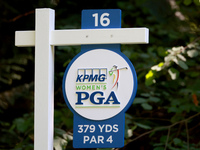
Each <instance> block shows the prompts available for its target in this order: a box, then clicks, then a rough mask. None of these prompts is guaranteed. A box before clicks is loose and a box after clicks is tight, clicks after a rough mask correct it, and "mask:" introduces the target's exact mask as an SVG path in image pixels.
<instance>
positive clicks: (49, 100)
mask: <svg viewBox="0 0 200 150" xmlns="http://www.w3.org/2000/svg"><path fill="white" fill-rule="evenodd" d="M92 11H93V10H90V11H86V12H85V13H86V14H87V15H89V18H88V19H90V21H89V20H87V17H82V19H83V20H86V21H88V24H87V22H86V23H85V21H82V23H83V24H82V29H73V30H64V29H62V30H55V28H54V27H55V11H54V10H53V9H49V8H40V9H36V14H35V31H32V30H29V31H16V32H15V45H16V46H18V47H31V46H34V47H35V80H34V85H35V86H34V150H53V131H54V124H53V122H54V109H53V107H54V46H67V45H82V51H81V53H80V54H78V55H77V56H76V57H75V58H74V59H73V61H72V62H75V61H76V58H77V59H79V56H80V58H81V54H83V55H84V53H86V52H87V51H88V52H89V51H90V50H102V49H103V50H109V51H111V53H112V54H115V55H116V56H118V55H119V56H122V58H121V59H122V60H123V58H124V60H126V61H127V63H128V64H129V67H130V68H129V69H131V70H132V74H133V75H134V72H135V71H134V68H133V67H132V64H131V63H130V61H129V60H128V59H127V58H126V57H125V56H124V57H123V54H122V53H121V52H120V45H119V44H147V43H148V42H149V30H148V29H147V28H123V29H121V28H120V27H119V25H120V23H119V22H118V21H116V20H118V19H119V18H120V17H119V15H116V14H117V13H114V16H113V12H114V11H115V12H116V11H118V12H120V11H119V10H108V11H109V12H108V11H107V10H98V12H97V11H96V10H95V12H92ZM83 14H84V11H83ZM119 14H120V13H119ZM91 15H92V16H91ZM120 15H121V14H120ZM83 16H84V15H83ZM91 17H92V18H91ZM113 19H114V20H113ZM114 21H116V22H115V23H114ZM113 25H117V26H113ZM115 27H116V28H115ZM104 28H105V29H104ZM87 44H90V46H89V45H87ZM91 44H111V45H91ZM114 47H115V48H114ZM104 59H105V58H104V57H103V58H102V59H101V61H104ZM111 59H112V58H111ZM94 62H95V60H94ZM92 63H93V62H92ZM71 65H72V63H71V64H70V65H69V67H68V68H67V69H66V73H65V77H67V73H68V70H69V69H70V66H71ZM112 65H113V64H112ZM115 65H116V66H117V65H119V64H118V63H116V64H115ZM113 66H114V65H113ZM95 67H96V66H95ZM106 67H107V68H108V70H107V71H110V72H108V73H107V74H109V75H110V76H114V75H113V74H114V73H115V74H116V71H115V69H114V68H113V69H112V68H111V70H109V69H110V66H106ZM117 67H118V69H119V75H120V76H119V79H118V80H119V82H118V87H119V89H120V85H121V83H123V82H121V81H120V79H121V71H120V70H121V69H120V68H119V67H121V66H117ZM83 68H85V67H83ZM97 68H98V67H97ZM100 68H102V66H101V67H100ZM103 68H104V67H103ZM85 69H87V68H85ZM75 70H76V69H75ZM112 72H113V73H112ZM75 75H76V76H77V74H75ZM103 76H104V75H103ZM65 77H64V80H63V85H64V84H65ZM101 77H102V76H101ZM79 78H80V76H79ZM85 80H86V79H85ZM85 80H84V81H85ZM105 80H106V82H107V79H105ZM78 81H79V80H78ZM93 81H95V79H94V80H93ZM133 81H134V82H133V83H134V85H133V86H134V89H135V90H136V86H135V85H137V84H136V82H137V81H135V78H134V79H133ZM66 82H67V81H66ZM75 82H76V81H75ZM106 84H108V83H106ZM109 86H110V85H109ZM113 86H114V85H113ZM115 86H116V85H115ZM74 88H76V87H74ZM97 88H98V87H97ZM115 88H116V87H115ZM63 91H64V92H65V86H63ZM116 91H117V90H116ZM78 92H80V91H78ZM93 92H95V91H93ZM88 93H89V92H88ZM90 94H91V93H90ZM134 94H135V93H134V90H133V94H132V96H131V97H134ZM86 95H87V94H86ZM96 95H97V94H96ZM116 95H117V94H116ZM64 96H65V100H66V102H67V96H66V95H65V94H64ZM100 96H101V95H100ZM104 96H105V95H104ZM111 96H112V97H113V95H111ZM81 98H82V97H81ZM94 98H95V96H94ZM110 100H112V99H109V101H108V102H112V101H110ZM117 100H118V97H117ZM84 102H85V101H84ZM119 102H120V105H119V106H120V107H121V101H120V100H119ZM97 103H98V102H97ZM129 103H130V104H131V101H130V102H129ZM129 103H128V104H127V106H126V107H125V108H124V109H122V110H121V112H120V111H119V113H118V114H117V113H116V114H117V115H116V116H114V117H111V118H108V119H105V120H103V119H102V120H92V119H88V118H85V117H83V116H81V115H79V114H78V113H77V112H76V111H75V110H74V109H73V108H72V107H71V105H70V104H69V103H68V102H67V104H68V106H69V108H70V109H71V110H72V112H73V113H74V131H75V132H74V145H75V146H76V145H78V144H79V142H80V143H83V142H82V141H81V140H82V139H81V140H79V138H83V137H84V136H85V143H86V142H88V141H89V140H90V142H91V143H92V144H91V143H89V144H88V143H87V144H82V145H81V146H85V145H87V146H88V148H90V147H93V146H95V147H96V146H100V147H103V143H102V142H105V141H106V143H107V144H106V145H105V147H112V146H111V144H114V143H115V144H116V143H118V141H119V144H116V146H114V145H113V147H120V146H122V145H123V135H122V134H124V112H125V110H126V109H127V108H128V106H129ZM112 104H113V103H112ZM119 106H118V107H119ZM95 114H97V113H95ZM119 120H120V122H119ZM75 123H76V124H75ZM82 123H84V124H82ZM78 125H79V126H78ZM88 125H90V126H88ZM94 126H95V127H94ZM111 127H112V130H111ZM94 128H95V130H94ZM86 129H87V130H86ZM88 129H90V130H88ZM78 131H79V132H81V133H79V132H78ZM93 131H95V133H94V132H93ZM111 134H112V135H111ZM95 135H98V137H97V141H99V144H98V145H96V144H95V143H96V142H95V141H96V138H95ZM121 135H122V136H121ZM117 136H119V137H117ZM89 138H90V139H89ZM117 140H118V141H117Z"/></svg>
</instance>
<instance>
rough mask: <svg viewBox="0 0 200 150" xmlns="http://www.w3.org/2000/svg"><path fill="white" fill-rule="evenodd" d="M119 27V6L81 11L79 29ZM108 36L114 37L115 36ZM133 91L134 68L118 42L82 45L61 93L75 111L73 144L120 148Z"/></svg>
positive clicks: (134, 88)
mask: <svg viewBox="0 0 200 150" xmlns="http://www.w3.org/2000/svg"><path fill="white" fill-rule="evenodd" d="M120 27H121V11H120V10H118V9H108V10H83V12H82V29H101V28H120ZM110 36H111V37H112V38H115V35H110ZM86 38H90V35H88V36H87V37H86ZM136 91H137V76H136V72H135V69H134V67H133V65H132V64H131V62H130V61H129V59H128V58H127V57H126V56H125V55H124V54H123V53H121V51H120V44H112V45H82V47H81V52H80V53H79V54H78V55H77V56H76V57H75V58H74V59H73V60H72V61H71V62H70V64H69V65H68V67H67V69H66V71H65V75H64V78H63V95H64V98H65V101H66V103H67V105H68V107H69V108H70V109H71V111H72V112H73V114H74V125H73V126H74V127H73V135H74V137H73V146H74V147H75V148H114V147H122V146H123V145H124V124H125V111H126V110H127V109H128V108H129V107H130V105H131V104H132V102H133V100H134V97H135V95H136Z"/></svg>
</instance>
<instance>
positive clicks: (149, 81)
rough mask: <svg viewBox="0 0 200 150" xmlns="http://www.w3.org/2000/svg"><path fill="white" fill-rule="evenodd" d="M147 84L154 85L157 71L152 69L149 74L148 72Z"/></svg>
mask: <svg viewBox="0 0 200 150" xmlns="http://www.w3.org/2000/svg"><path fill="white" fill-rule="evenodd" d="M145 79H146V80H145V84H146V85H147V86H150V85H152V84H153V83H155V82H156V81H155V71H153V70H150V71H149V72H148V73H147V74H146V76H145Z"/></svg>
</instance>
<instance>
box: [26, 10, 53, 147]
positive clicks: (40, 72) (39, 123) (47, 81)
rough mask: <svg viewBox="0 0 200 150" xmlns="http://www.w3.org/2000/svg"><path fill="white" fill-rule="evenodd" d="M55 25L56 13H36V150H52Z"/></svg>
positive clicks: (39, 11) (49, 11)
mask: <svg viewBox="0 0 200 150" xmlns="http://www.w3.org/2000/svg"><path fill="white" fill-rule="evenodd" d="M54 22H55V13H54V10H52V9H36V24H35V101H34V102H35V107H34V110H35V112H34V150H53V131H54V117H53V116H54V47H53V46H51V45H50V37H51V31H52V30H54V24H55V23H54ZM29 34H32V35H33V33H32V32H29ZM23 38H24V37H23ZM29 43H30V42H29Z"/></svg>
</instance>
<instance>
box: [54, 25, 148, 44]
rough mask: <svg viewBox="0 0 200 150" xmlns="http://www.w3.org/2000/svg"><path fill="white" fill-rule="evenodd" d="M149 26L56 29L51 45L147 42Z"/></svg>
mask: <svg viewBox="0 0 200 150" xmlns="http://www.w3.org/2000/svg"><path fill="white" fill-rule="evenodd" d="M148 33H149V32H148V29H147V28H125V29H123V28H119V29H85V30H83V29H82V30H81V29H80V30H54V31H52V37H51V45H56V46H64V45H80V44H118V43H119V44H146V43H148Z"/></svg>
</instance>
